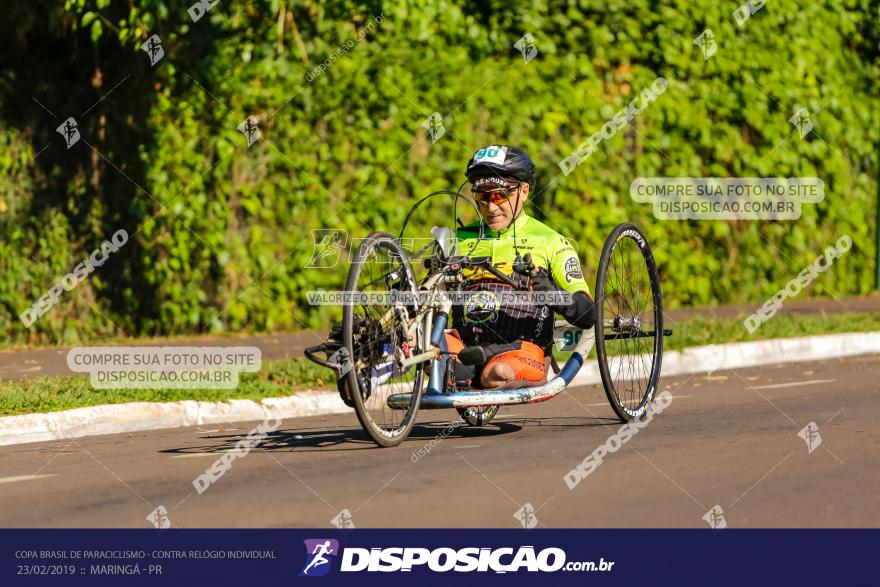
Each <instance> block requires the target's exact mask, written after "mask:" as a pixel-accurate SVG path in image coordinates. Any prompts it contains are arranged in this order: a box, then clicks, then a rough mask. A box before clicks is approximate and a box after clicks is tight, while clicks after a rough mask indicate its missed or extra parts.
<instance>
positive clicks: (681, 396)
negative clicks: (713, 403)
mask: <svg viewBox="0 0 880 587" xmlns="http://www.w3.org/2000/svg"><path fill="white" fill-rule="evenodd" d="M686 397H694V396H692V395H673V396H672V399H684V398H686ZM585 405H586V406H587V407H590V408H595V407H601V406H607V405H608V402H602V403H598V404H585Z"/></svg>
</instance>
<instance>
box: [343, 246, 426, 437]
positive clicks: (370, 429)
mask: <svg viewBox="0 0 880 587" xmlns="http://www.w3.org/2000/svg"><path fill="white" fill-rule="evenodd" d="M374 261H375V262H374ZM345 289H346V291H348V292H364V293H368V292H388V291H390V290H392V289H396V290H398V291H400V292H405V293H407V294H412V295H413V296H415V295H416V294H417V292H418V284H417V283H416V280H415V276H414V274H413V269H412V265H411V264H410V262H409V260H408V259H407V256H406V253H405V252H404V250H403V249H402V248H401V246H400V244H399V243H398V241H397V239H395V238H394V237H393V236H392V235H390V234H388V233H385V232H374V233H372V234H370V235H369V236H368V237H367V238H366V239H364V241H363V242H362V243H361V245H360V246H359V247H358V249H357V251H355V254H354V257H353V259H352V263H351V269H350V270H349V273H348V280H347V281H346V287H345ZM407 302H408V305H404V304H397V305H396V306H397V307H398V309H399V311H393V310H391V305H390V303H389V304H382V305H371V304H360V305H355V304H351V303H349V304H346V305H345V306H344V307H343V313H342V323H343V327H342V330H343V344H344V346H345V348H347V349H348V352H349V356H350V357H351V358H352V366H353V367H352V368H351V370H350V371H349V372H348V374H347V377H348V386H349V389H352V390H358V393H353V394H352V395H353V397H352V400H353V402H352V403H353V404H354V409H355V413H357V417H358V420H360V423H361V426H363V428H364V431H366V433H367V434H368V435H369V436H370V438H371V439H373V441H374V442H375V443H376V444H378V445H379V446H382V447H392V446H397V445H398V444H400V443H401V442H403V439H404V438H406V437H407V436H408V435H409V433H410V431H411V430H412V427H413V424H415V420H416V414H417V413H418V411H419V401H420V399H421V389H422V382H423V379H424V371H425V370H424V369H422V368H421V367H420V366H412V367H409V368H408V369H406V370H405V371H403V372H399V371H397V370H396V369H395V368H394V366H393V363H394V361H393V360H389V357H392V356H397V354H398V351H401V352H403V353H404V354H405V355H406V356H411V355H413V354H417V353H420V352H422V351H424V349H425V348H426V346H427V345H426V341H427V338H428V335H427V333H426V332H425V326H424V324H420V325H418V328H417V329H416V334H415V337H414V340H412V341H408V342H407V341H405V340H404V335H403V322H404V320H412V319H413V316H415V315H416V313H417V311H418V304H417V303H416V302H415V298H413V300H412V303H409V302H410V300H407ZM389 311H390V315H391V318H390V319H389V320H388V321H386V322H384V323H383V322H381V321H380V320H379V319H380V318H381V317H382V316H383V315H387V314H388V313H389ZM389 366H390V370H389V369H388V367H389ZM380 372H384V373H385V375H388V377H387V378H386V379H382V380H381V383H380V384H378V385H377V386H376V389H372V387H373V383H372V381H371V379H372V376H374V375H376V376H378V373H380ZM395 373H397V374H395ZM376 381H377V383H378V381H379V380H378V379H376ZM392 393H411V395H412V399H411V400H410V403H409V406H408V407H407V409H405V410H393V409H391V408H390V407H389V406H388V405H387V402H386V400H387V397H388V395H390V394H392Z"/></svg>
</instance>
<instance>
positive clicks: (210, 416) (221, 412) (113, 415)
mask: <svg viewBox="0 0 880 587" xmlns="http://www.w3.org/2000/svg"><path fill="white" fill-rule="evenodd" d="M870 353H880V332H866V333H847V334H827V335H820V336H805V337H800V338H780V339H773V340H761V341H755V342H739V343H730V344H722V345H709V346H701V347H693V348H689V349H685V350H684V351H667V352H665V353H664V354H663V370H662V376H664V377H668V376H670V375H682V374H688V373H711V372H713V371H718V370H722V369H737V368H740V367H754V366H759V365H769V364H780V363H797V362H803V361H811V360H822V359H835V358H840V357H849V356H854V355H864V354H870ZM600 382H601V378H600V376H599V368H598V366H597V365H596V364H595V363H594V362H588V363H587V364H585V365H584V366H583V368H582V369H581V370H580V372H579V373H578V374H577V376H576V377H575V378H574V381H573V382H572V385H593V384H596V383H600ZM349 410H350V408H348V407H346V406H345V404H344V403H342V400H341V399H339V395H338V394H336V393H332V392H329V393H328V392H306V393H301V394H299V395H295V396H291V397H281V398H267V399H264V400H261V401H259V402H256V401H252V400H230V401H228V402H200V401H181V402H167V403H151V402H134V403H127V404H111V405H104V406H92V407H87V408H77V409H74V410H65V411H62V412H50V413H46V414H26V415H22V416H7V417H3V418H0V446H5V445H11V444H24V443H28V442H43V441H49V440H64V439H69V438H80V437H83V436H95V435H99V434H116V433H123V432H138V431H142V430H158V429H162V428H179V427H186V426H197V425H204V424H219V423H223V422H244V421H251V420H265V419H268V418H282V419H283V418H301V417H306V416H320V415H325V414H338V413H343V412H347V411H349Z"/></svg>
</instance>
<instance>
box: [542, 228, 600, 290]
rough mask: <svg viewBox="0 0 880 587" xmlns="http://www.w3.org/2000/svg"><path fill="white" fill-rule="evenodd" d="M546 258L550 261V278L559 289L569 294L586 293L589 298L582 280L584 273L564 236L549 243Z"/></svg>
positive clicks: (575, 253) (573, 249) (585, 284)
mask: <svg viewBox="0 0 880 587" xmlns="http://www.w3.org/2000/svg"><path fill="white" fill-rule="evenodd" d="M547 256H548V258H549V261H550V276H551V277H552V278H553V283H555V284H556V285H557V286H558V287H560V288H561V289H564V290H565V291H567V292H570V293H576V292H579V291H583V292H586V293H587V294H588V295H590V297H592V294H590V287H589V286H588V285H587V282H586V280H584V272H583V269H581V262H580V260H579V259H578V255H577V251H576V250H575V248H574V247H573V246H572V245H571V242H570V241H569V240H568V239H567V238H565V237H564V236H557V237H556V238H554V239H553V240H552V241H551V244H550V247H549V250H548V251H547Z"/></svg>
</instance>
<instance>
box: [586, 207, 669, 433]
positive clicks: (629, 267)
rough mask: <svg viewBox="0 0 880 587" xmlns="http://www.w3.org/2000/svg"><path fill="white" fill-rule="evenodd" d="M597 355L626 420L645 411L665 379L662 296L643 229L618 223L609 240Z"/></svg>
mask: <svg viewBox="0 0 880 587" xmlns="http://www.w3.org/2000/svg"><path fill="white" fill-rule="evenodd" d="M595 304H596V324H595V329H596V356H597V358H598V360H599V374H600V375H601V377H602V385H603V387H604V388H605V395H606V396H607V397H608V401H609V402H610V403H611V407H612V409H613V410H614V412H615V414H617V416H618V417H619V418H620V419H621V420H623V421H625V422H626V421H632V420H637V419H639V418H641V417H642V416H644V415H645V413H646V412H647V411H648V407H649V406H650V404H651V401H652V400H653V399H654V394H655V392H656V390H657V385H658V382H659V379H660V364H661V359H662V357H663V299H662V294H661V291H660V278H659V276H658V273H657V263H656V262H655V260H654V254H653V253H652V252H651V247H650V245H648V239H647V238H646V237H645V235H644V233H642V231H641V230H640V229H639V228H638V227H637V226H636V225H634V224H630V223H624V224H619V225H618V226H617V227H615V228H614V230H612V231H611V234H610V235H609V236H608V239H607V240H606V241H605V246H604V247H603V249H602V255H601V257H600V258H599V271H598V273H597V275H596V301H595Z"/></svg>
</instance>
